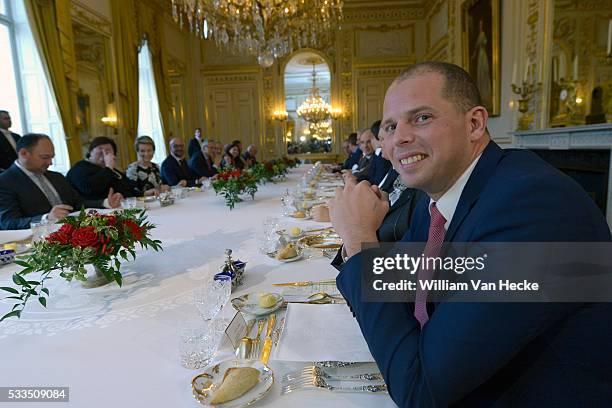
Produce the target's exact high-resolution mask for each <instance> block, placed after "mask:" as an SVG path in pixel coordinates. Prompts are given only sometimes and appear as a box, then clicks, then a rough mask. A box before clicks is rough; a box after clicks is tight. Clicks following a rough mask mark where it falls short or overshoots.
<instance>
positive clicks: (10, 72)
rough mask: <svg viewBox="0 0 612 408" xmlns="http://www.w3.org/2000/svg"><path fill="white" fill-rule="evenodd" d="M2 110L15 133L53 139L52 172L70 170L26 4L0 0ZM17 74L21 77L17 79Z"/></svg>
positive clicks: (17, 0) (62, 133)
mask: <svg viewBox="0 0 612 408" xmlns="http://www.w3.org/2000/svg"><path fill="white" fill-rule="evenodd" d="M0 59H1V60H2V61H10V63H7V64H0V75H1V76H0V78H3V79H7V80H6V81H3V86H2V87H0V101H2V102H1V104H2V106H1V107H0V109H4V110H7V111H9V113H10V114H11V118H12V119H13V127H12V128H11V129H12V130H13V131H14V132H16V133H21V134H23V133H32V132H35V133H44V134H47V135H49V136H50V137H51V139H52V140H53V145H54V147H55V159H54V161H53V165H52V166H51V167H50V169H51V170H55V171H59V172H61V173H66V172H67V171H68V169H69V168H70V160H69V158H68V148H67V146H66V138H65V133H64V128H63V126H62V122H61V118H60V115H59V111H58V109H57V103H56V101H55V97H54V96H53V94H52V93H51V91H50V88H49V83H48V80H47V77H46V74H45V71H44V69H43V66H42V62H41V59H40V55H39V53H38V50H37V48H36V43H35V42H34V37H33V36H32V31H31V30H30V26H29V23H28V19H27V16H26V11H25V5H24V3H23V0H16V1H11V2H6V1H4V0H0ZM16 73H19V74H17V75H16Z"/></svg>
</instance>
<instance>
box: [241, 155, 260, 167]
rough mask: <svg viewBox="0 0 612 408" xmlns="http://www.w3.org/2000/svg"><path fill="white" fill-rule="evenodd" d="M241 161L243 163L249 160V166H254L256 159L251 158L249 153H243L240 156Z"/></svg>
mask: <svg viewBox="0 0 612 408" xmlns="http://www.w3.org/2000/svg"><path fill="white" fill-rule="evenodd" d="M242 159H243V160H244V162H245V163H246V162H247V161H248V160H250V161H251V166H252V165H254V164H255V163H257V157H255V156H251V154H250V153H249V152H244V154H243V155H242Z"/></svg>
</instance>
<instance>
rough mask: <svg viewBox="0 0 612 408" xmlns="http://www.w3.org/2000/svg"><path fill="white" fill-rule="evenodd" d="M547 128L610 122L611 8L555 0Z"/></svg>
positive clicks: (606, 5) (604, 4)
mask: <svg viewBox="0 0 612 408" xmlns="http://www.w3.org/2000/svg"><path fill="white" fill-rule="evenodd" d="M554 4H555V9H554V22H553V45H552V61H551V62H552V64H551V72H550V79H551V92H550V104H549V106H550V110H549V124H550V126H552V127H557V126H572V125H581V124H594V123H604V122H606V121H608V122H610V121H612V56H611V52H612V6H611V3H610V2H607V1H601V2H588V4H587V2H580V1H574V0H555V2H554Z"/></svg>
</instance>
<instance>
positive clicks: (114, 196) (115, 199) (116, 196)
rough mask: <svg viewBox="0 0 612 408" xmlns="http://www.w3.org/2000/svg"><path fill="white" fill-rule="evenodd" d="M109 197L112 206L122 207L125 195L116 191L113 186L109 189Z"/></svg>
mask: <svg viewBox="0 0 612 408" xmlns="http://www.w3.org/2000/svg"><path fill="white" fill-rule="evenodd" d="M107 199H108V205H109V206H110V208H119V207H121V200H123V195H122V194H121V193H115V191H114V190H113V188H112V187H111V188H110V190H108V197H107Z"/></svg>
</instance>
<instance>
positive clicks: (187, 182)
mask: <svg viewBox="0 0 612 408" xmlns="http://www.w3.org/2000/svg"><path fill="white" fill-rule="evenodd" d="M161 176H162V180H163V181H164V184H168V185H170V186H176V185H179V186H181V187H193V186H195V185H200V184H202V180H201V179H200V178H198V176H196V175H195V174H193V172H192V171H191V170H190V169H189V166H188V165H187V161H186V160H185V142H183V140H182V139H180V138H178V137H176V138H174V139H172V140H170V154H169V155H168V157H166V159H165V160H164V161H163V162H162V164H161Z"/></svg>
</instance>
